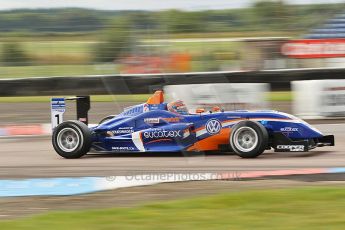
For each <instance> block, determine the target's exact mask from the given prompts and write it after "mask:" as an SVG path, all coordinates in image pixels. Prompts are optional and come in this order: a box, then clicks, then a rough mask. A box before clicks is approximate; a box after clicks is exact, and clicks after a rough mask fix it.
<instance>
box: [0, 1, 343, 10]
mask: <svg viewBox="0 0 345 230" xmlns="http://www.w3.org/2000/svg"><path fill="white" fill-rule="evenodd" d="M255 1H256V0H0V10H10V9H23V8H30V9H36V8H61V7H80V8H90V9H99V10H162V9H180V10H205V9H231V8H244V7H248V6H250V5H251V4H253V3H254V2H255ZM285 2H286V3H288V4H311V3H339V2H345V0H285Z"/></svg>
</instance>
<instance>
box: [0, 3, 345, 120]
mask: <svg viewBox="0 0 345 230" xmlns="http://www.w3.org/2000/svg"><path fill="white" fill-rule="evenodd" d="M1 2H2V4H1V6H0V79H2V81H1V82H0V96H2V97H0V102H2V106H1V107H0V109H1V110H2V111H3V113H2V114H1V115H0V120H1V121H0V123H2V124H6V123H13V122H24V123H40V122H41V123H42V122H46V121H48V120H49V117H48V114H46V113H43V112H42V111H43V110H45V111H47V110H46V108H45V107H42V106H41V105H39V104H37V103H36V104H35V103H34V102H48V101H49V98H48V97H45V98H43V96H52V95H75V94H79V95H80V94H86V95H88V94H91V95H95V94H98V95H109V94H110V95H119V94H125V95H132V94H139V95H138V96H136V97H135V98H134V99H133V98H132V97H133V96H131V97H130V96H127V97H118V96H115V97H98V98H96V97H94V98H93V99H94V101H96V102H112V103H113V102H114V101H115V102H119V103H116V105H115V106H113V105H112V107H109V106H108V105H105V106H103V107H100V108H98V107H97V106H96V108H98V109H97V113H98V114H100V115H99V116H97V119H98V118H99V117H102V116H104V115H106V113H117V112H120V111H121V110H122V109H123V107H126V106H128V105H131V104H133V103H137V102H142V101H145V100H146V98H147V97H148V94H150V93H152V92H153V91H154V90H155V89H157V88H163V87H164V86H165V85H174V84H197V83H266V86H265V87H266V89H267V90H266V91H267V92H265V93H264V94H265V95H259V96H258V97H256V98H260V100H261V101H267V102H268V103H264V105H265V106H262V105H261V104H260V103H256V104H254V105H246V104H248V103H243V102H242V101H240V102H239V101H236V100H240V98H242V99H243V98H246V94H245V91H246V89H245V87H244V88H242V90H240V91H241V92H240V94H237V95H233V96H231V97H229V98H234V100H233V101H229V102H227V103H230V104H231V103H237V104H241V105H243V106H241V107H239V106H235V107H234V106H233V107H231V106H230V108H235V109H248V108H249V109H255V108H260V109H261V108H263V107H264V108H272V109H277V110H281V111H284V112H290V113H294V114H297V115H301V116H302V117H312V118H313V117H324V116H337V117H339V116H343V115H344V114H345V100H344V98H345V96H344V95H345V90H344V89H345V82H344V81H336V82H335V83H330V84H328V86H327V87H326V88H325V87H321V86H325V85H327V84H326V83H325V82H324V80H327V79H343V78H344V76H345V70H343V68H344V67H345V11H344V6H345V3H343V1H338V0H333V1H326V0H318V1H308V0H301V1H297V0H244V1H240V0H234V1H225V0H214V1H212V2H209V1H205V0H202V1H192V0H187V1H182V0H177V1H165V2H164V3H159V2H157V1H154V0H146V1H144V2H143V1H139V0H133V1H130V2H128V1H124V0H121V1H116V2H113V1H107V0H102V1H97V2H96V1H79V0H77V1H58V2H48V3H44V4H43V3H42V2H40V1H37V0H29V1H19V2H16V3H14V2H13V1H9V0H3V1H1ZM191 73H192V75H193V78H192V77H188V76H189V75H188V74H191ZM141 74H144V75H143V76H142V75H141ZM56 76H58V77H61V78H60V79H56V78H52V77H56ZM105 76H106V77H105ZM123 76H128V77H127V78H124V77H123ZM133 76H141V77H140V78H135V77H134V78H133ZM38 77H39V78H38ZM41 77H43V78H44V79H43V78H42V79H41ZM47 77H48V78H47ZM50 77H51V78H50ZM18 78H19V79H18ZM16 79H18V80H16ZM40 79H41V80H40ZM301 80H321V81H320V83H318V84H316V85H314V86H313V87H309V88H308V87H307V88H306V87H298V86H297V85H298V84H299V83H293V82H294V81H301ZM305 84H306V85H309V83H308V82H307V83H305ZM342 85H344V87H343V88H342ZM334 86H336V87H338V88H334ZM234 87H236V86H234V85H233V86H232V88H231V87H230V88H229V90H230V91H234ZM306 89H308V90H309V94H306ZM247 90H248V91H253V90H254V91H255V92H256V91H257V89H256V87H254V88H250V89H247ZM298 90H299V91H298ZM216 91H217V90H216ZM237 91H238V92H239V90H237ZM297 91H298V92H297ZM324 92H326V94H325V93H324ZM243 93H244V94H243ZM140 95H142V96H140ZM308 95H309V96H308ZM4 96H5V97H6V98H4ZM13 96H25V98H19V99H18V98H8V97H13ZM28 96H31V97H36V98H29V97H28ZM37 96H40V97H41V98H37ZM196 96H197V95H196ZM250 97H251V96H250ZM254 97H255V96H254ZM310 97H314V98H315V100H314V101H313V102H312V101H306V100H305V98H310ZM248 98H249V97H248ZM12 102H23V106H26V107H28V106H27V103H24V102H33V103H34V104H32V105H30V106H29V107H28V108H26V107H25V109H23V110H25V111H26V112H25V113H28V112H30V111H31V112H32V113H31V114H30V116H25V119H23V116H22V115H23V113H24V112H23V111H22V112H18V111H17V110H18V109H17V108H16V107H13V106H12V104H9V103H12ZM6 103H7V104H6ZM332 103H335V104H336V105H337V108H336V109H333V110H334V111H333V110H332V109H328V108H327V109H325V106H329V105H330V104H332ZM200 104H202V102H200ZM35 106H36V107H35ZM308 106H311V108H308ZM19 107H20V106H19ZM114 107H115V109H114ZM110 108H111V109H110ZM305 110H306V111H305ZM323 110H327V111H328V110H329V111H328V112H327V113H321V112H320V111H323ZM102 111H104V112H102ZM38 117H40V118H38ZM97 119H96V118H95V120H97Z"/></svg>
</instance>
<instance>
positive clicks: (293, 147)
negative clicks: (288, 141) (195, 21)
mask: <svg viewBox="0 0 345 230" xmlns="http://www.w3.org/2000/svg"><path fill="white" fill-rule="evenodd" d="M277 149H279V150H288V151H291V152H303V151H304V145H277Z"/></svg>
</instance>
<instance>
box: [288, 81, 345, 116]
mask: <svg viewBox="0 0 345 230" xmlns="http://www.w3.org/2000/svg"><path fill="white" fill-rule="evenodd" d="M291 87H292V91H293V94H294V101H293V113H294V114H295V115H297V116H300V117H302V118H311V119H312V118H324V117H339V116H345V80H309V81H294V82H292V83H291Z"/></svg>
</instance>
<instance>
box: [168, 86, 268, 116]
mask: <svg viewBox="0 0 345 230" xmlns="http://www.w3.org/2000/svg"><path fill="white" fill-rule="evenodd" d="M269 90H270V86H269V84H267V83H217V84H190V85H168V86H165V87H164V92H165V94H166V95H167V101H173V100H183V101H184V102H185V103H186V105H187V106H188V108H189V109H190V110H191V112H193V110H195V109H197V108H205V109H209V108H211V107H212V106H214V105H219V106H220V107H221V108H224V109H226V110H236V109H237V110H239V109H266V108H267V100H266V93H267V92H268V91H269Z"/></svg>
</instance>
